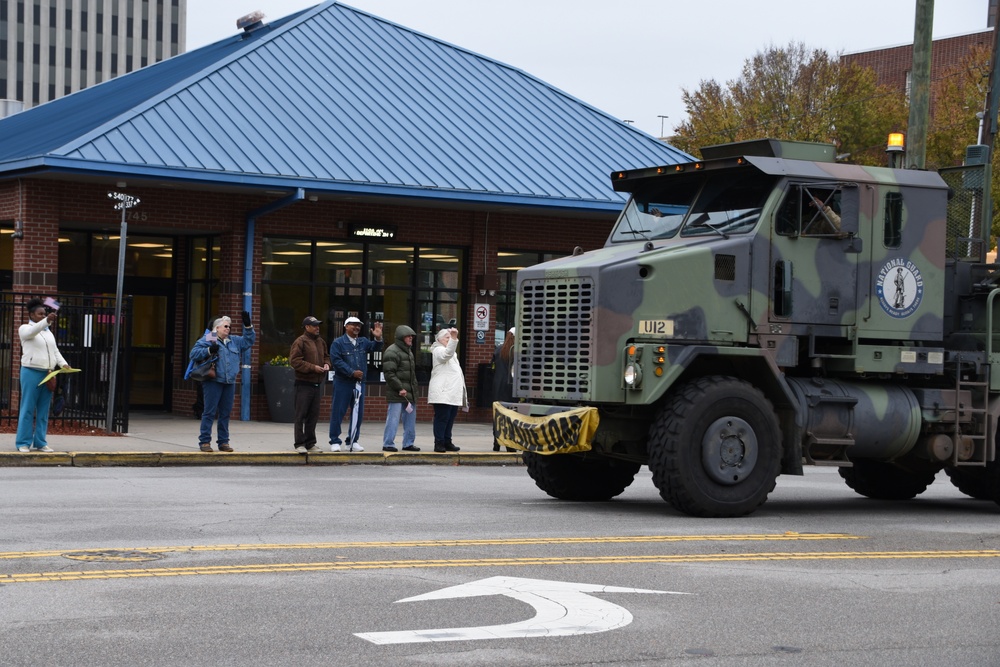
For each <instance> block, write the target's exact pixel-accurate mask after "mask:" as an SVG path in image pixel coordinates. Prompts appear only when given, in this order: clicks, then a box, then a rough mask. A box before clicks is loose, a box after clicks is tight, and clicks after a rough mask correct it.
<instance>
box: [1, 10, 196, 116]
mask: <svg viewBox="0 0 1000 667" xmlns="http://www.w3.org/2000/svg"><path fill="white" fill-rule="evenodd" d="M186 10H187V0H0V105H2V106H0V117H2V116H4V115H8V114H9V113H15V112H17V111H20V110H21V109H29V108H31V107H33V106H37V105H39V104H42V103H43V102H48V101H49V100H54V99H56V98H59V97H62V96H64V95H69V94H70V93H73V92H76V91H78V90H82V89H83V88H87V87H88V86H93V85H94V84H97V83H100V82H102V81H106V80H108V79H113V78H114V77H116V76H119V75H122V74H126V73H128V72H131V71H133V70H137V69H139V68H141V67H145V66H146V65H151V64H152V63H155V62H159V61H161V60H165V59H167V58H169V57H171V56H175V55H177V54H178V53H183V51H184V42H185V32H186V29H187V25H186V20H185V14H186Z"/></svg>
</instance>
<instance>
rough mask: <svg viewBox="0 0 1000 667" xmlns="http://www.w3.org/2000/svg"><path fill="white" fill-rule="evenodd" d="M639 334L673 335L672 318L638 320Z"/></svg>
mask: <svg viewBox="0 0 1000 667" xmlns="http://www.w3.org/2000/svg"><path fill="white" fill-rule="evenodd" d="M639 335H640V336H673V335H674V321H673V320H639Z"/></svg>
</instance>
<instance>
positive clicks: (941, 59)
mask: <svg viewBox="0 0 1000 667" xmlns="http://www.w3.org/2000/svg"><path fill="white" fill-rule="evenodd" d="M997 2H998V0H988V3H987V5H988V6H987V12H986V16H985V19H986V21H985V24H986V29H985V30H981V31H978V32H972V33H969V34H966V35H956V36H953V37H945V38H942V39H935V40H934V42H933V45H932V47H931V81H936V80H938V79H940V78H941V77H942V76H944V73H945V71H947V70H948V69H949V68H951V67H954V66H955V65H957V64H958V63H959V62H961V60H962V59H963V58H964V57H965V56H966V55H967V54H968V53H969V52H970V51H971V50H972V49H973V48H975V47H977V46H983V47H986V48H987V49H992V47H993V40H994V37H993V26H995V25H996V17H997ZM841 59H842V61H843V62H845V63H849V64H850V63H853V64H857V65H859V66H861V67H869V68H871V69H873V70H875V73H876V75H877V76H878V84H879V85H884V86H889V87H891V88H894V89H896V90H898V91H900V92H902V93H904V94H905V95H906V96H907V98H909V95H910V75H911V70H912V68H913V44H901V45H899V46H889V47H884V48H881V49H873V50H871V51H858V52H855V53H845V54H843V55H842V56H841ZM933 112H934V100H933V99H932V100H931V113H932V114H933Z"/></svg>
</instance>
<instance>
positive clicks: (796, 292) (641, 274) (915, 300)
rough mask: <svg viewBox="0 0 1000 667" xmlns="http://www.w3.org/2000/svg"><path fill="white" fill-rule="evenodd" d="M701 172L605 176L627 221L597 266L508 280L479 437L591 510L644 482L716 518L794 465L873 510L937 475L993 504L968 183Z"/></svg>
mask: <svg viewBox="0 0 1000 667" xmlns="http://www.w3.org/2000/svg"><path fill="white" fill-rule="evenodd" d="M974 148H976V147H970V150H971V149H974ZM980 148H983V149H985V147H980ZM972 155H973V158H974V157H975V153H974V152H973V153H972ZM702 156H703V159H702V160H698V161H695V162H689V163H683V164H676V165H668V166H661V167H652V168H648V169H636V170H630V171H620V172H616V173H613V174H612V175H611V177H612V182H613V185H614V188H615V190H617V191H620V192H627V193H630V199H629V201H628V203H627V205H626V206H625V208H624V210H623V211H622V212H621V215H620V216H619V218H618V221H617V223H616V224H615V226H614V229H613V231H612V232H611V234H610V236H609V238H608V239H607V242H606V244H605V246H604V247H603V248H601V249H598V250H593V251H589V252H583V251H582V250H580V249H576V250H575V251H574V253H573V255H572V256H569V257H565V258H562V259H557V260H554V261H550V262H546V263H543V264H539V265H536V266H533V267H529V268H526V269H523V270H521V271H519V272H518V274H517V294H518V302H517V322H516V326H517V346H516V350H517V355H516V360H515V364H514V396H515V397H516V400H515V401H514V402H509V403H497V404H494V427H495V429H496V432H497V434H498V438H499V439H500V441H501V442H502V444H505V445H508V446H511V447H516V448H518V449H521V450H523V452H524V454H523V456H524V460H525V463H526V465H527V471H528V473H529V475H530V476H531V477H532V478H533V479H534V481H535V483H536V484H537V485H538V487H539V488H541V489H542V490H543V491H545V492H546V493H548V494H549V495H551V496H554V497H556V498H561V499H568V500H580V501H601V500H608V499H610V498H613V497H615V496H617V495H619V494H620V493H622V492H623V491H624V490H625V488H626V487H628V486H629V484H631V483H632V481H633V478H634V477H635V475H636V473H637V472H638V471H639V469H640V467H641V466H643V465H647V466H649V469H650V471H651V472H652V478H653V482H654V483H655V485H656V487H657V488H658V490H659V492H660V495H661V497H662V498H663V499H664V500H666V501H667V502H668V503H670V505H672V506H673V507H674V508H676V509H677V510H680V511H681V512H684V513H687V514H690V515H695V516H706V517H730V516H741V515H746V514H749V513H751V512H753V511H754V510H755V509H756V508H757V507H759V506H760V505H761V504H762V503H763V502H764V501H765V500H766V499H767V496H768V494H769V493H770V492H771V491H772V490H773V489H774V486H775V483H776V479H777V476H778V475H779V474H780V473H784V474H792V475H801V474H803V468H804V466H806V465H818V466H838V467H839V473H840V475H841V476H842V477H843V479H844V480H845V482H846V483H847V485H848V486H849V487H850V488H852V489H853V490H855V491H856V492H858V493H860V494H862V495H864V496H868V497H870V498H878V499H894V500H903V499H910V498H913V497H915V496H917V495H918V494H920V493H922V492H923V491H924V490H925V489H926V488H927V486H928V485H929V484H930V483H931V482H932V481H933V480H934V478H935V476H936V475H937V473H938V472H940V471H941V470H942V469H943V470H945V471H946V472H947V475H948V476H949V477H950V480H951V481H952V482H953V483H954V484H955V486H957V488H958V489H959V490H961V491H962V492H963V493H965V494H967V495H969V496H972V497H974V498H979V499H984V500H993V501H997V502H1000V466H998V463H997V461H996V444H995V440H996V433H997V428H996V426H997V418H998V415H1000V374H995V373H992V372H991V371H992V366H993V363H994V362H997V361H1000V353H998V352H997V348H1000V337H998V335H997V331H996V329H997V328H998V327H1000V324H996V323H997V322H1000V311H998V304H1000V299H998V298H997V295H998V294H1000V270H998V268H1000V267H998V265H996V264H989V263H987V262H986V253H987V250H988V239H989V223H988V222H984V221H988V220H989V217H988V215H987V213H988V212H987V210H986V209H987V208H989V206H988V203H989V197H988V195H989V193H988V191H987V190H986V189H985V185H986V184H988V183H989V178H988V176H989V174H988V165H987V164H986V162H988V161H987V160H985V159H982V160H979V162H980V164H972V165H970V166H967V167H964V168H955V169H951V170H946V171H943V172H933V171H922V170H907V169H893V168H888V167H862V166H858V165H852V164H844V163H840V162H837V160H836V155H835V151H834V147H833V146H832V145H820V144H806V143H802V142H779V141H774V140H759V141H752V142H741V143H737V144H730V145H723V146H714V147H709V148H706V149H703V151H702ZM967 162H976V160H975V159H969V160H967Z"/></svg>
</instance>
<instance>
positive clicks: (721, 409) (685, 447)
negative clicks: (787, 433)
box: [649, 376, 781, 517]
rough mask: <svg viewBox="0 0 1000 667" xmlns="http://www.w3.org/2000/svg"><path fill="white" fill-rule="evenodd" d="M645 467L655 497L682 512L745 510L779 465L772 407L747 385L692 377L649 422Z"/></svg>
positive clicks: (763, 493)
mask: <svg viewBox="0 0 1000 667" xmlns="http://www.w3.org/2000/svg"><path fill="white" fill-rule="evenodd" d="M649 469H650V470H651V471H652V473H653V483H654V484H656V488H657V489H659V491H660V496H661V497H662V498H663V499H664V500H666V501H667V502H668V503H670V504H671V505H672V506H673V507H675V508H676V509H678V510H680V511H682V512H684V513H686V514H690V515H692V516H703V517H732V516H744V515H746V514H750V513H751V512H753V511H754V510H755V509H757V508H758V507H760V505H761V504H763V503H764V501H765V500H767V495H768V494H769V493H771V491H772V490H774V485H775V482H776V480H777V478H778V473H779V472H780V470H781V427H780V426H779V424H778V418H777V416H776V415H775V413H774V407H773V406H772V405H771V402H770V401H769V400H767V397H765V396H764V394H763V393H762V392H761V391H760V390H759V389H757V388H756V387H754V386H753V385H751V384H749V383H748V382H744V381H742V380H738V379H736V378H731V377H724V376H712V377H704V378H699V379H697V380H694V381H693V382H690V383H688V384H686V385H684V386H682V387H681V388H680V389H679V390H678V391H677V392H676V393H674V394H673V395H672V396H671V397H669V398H668V399H667V403H666V404H665V405H664V406H663V408H662V409H661V410H660V414H659V415H657V417H656V420H655V421H654V422H653V424H652V426H651V427H650V430H649Z"/></svg>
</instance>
